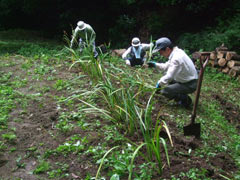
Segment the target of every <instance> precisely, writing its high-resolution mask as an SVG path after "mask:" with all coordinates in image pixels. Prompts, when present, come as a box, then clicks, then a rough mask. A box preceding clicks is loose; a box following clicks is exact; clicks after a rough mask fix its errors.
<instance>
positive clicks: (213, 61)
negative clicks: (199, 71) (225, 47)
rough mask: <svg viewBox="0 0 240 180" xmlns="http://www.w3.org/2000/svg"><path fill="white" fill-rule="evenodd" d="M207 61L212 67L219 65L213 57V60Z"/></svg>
mask: <svg viewBox="0 0 240 180" xmlns="http://www.w3.org/2000/svg"><path fill="white" fill-rule="evenodd" d="M208 63H209V65H210V66H212V67H219V65H218V61H217V59H215V60H213V59H210V60H209V61H208Z"/></svg>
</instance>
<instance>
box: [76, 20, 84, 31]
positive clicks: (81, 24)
mask: <svg viewBox="0 0 240 180" xmlns="http://www.w3.org/2000/svg"><path fill="white" fill-rule="evenodd" d="M77 25H78V28H79V29H80V30H83V29H85V28H86V24H85V23H84V22H83V21H78V23H77Z"/></svg>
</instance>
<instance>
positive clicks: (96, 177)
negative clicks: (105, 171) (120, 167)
mask: <svg viewBox="0 0 240 180" xmlns="http://www.w3.org/2000/svg"><path fill="white" fill-rule="evenodd" d="M116 148H118V146H115V147H113V148H111V149H109V150H108V151H107V152H106V153H105V154H104V156H103V158H102V160H101V163H100V165H99V167H98V170H97V174H96V176H95V179H96V180H97V179H98V175H99V173H100V170H101V168H102V165H103V162H104V159H105V157H106V156H107V155H108V154H109V153H110V152H111V151H112V150H113V149H116Z"/></svg>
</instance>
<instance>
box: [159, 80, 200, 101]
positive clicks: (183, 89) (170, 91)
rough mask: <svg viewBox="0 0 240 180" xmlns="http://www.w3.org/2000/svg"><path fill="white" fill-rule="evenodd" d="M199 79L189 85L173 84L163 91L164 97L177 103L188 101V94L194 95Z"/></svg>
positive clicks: (188, 83)
mask: <svg viewBox="0 0 240 180" xmlns="http://www.w3.org/2000/svg"><path fill="white" fill-rule="evenodd" d="M197 82H198V80H197V79H194V80H191V81H189V82H187V83H179V82H174V81H173V82H172V83H171V84H169V85H168V86H167V87H165V88H164V89H162V90H161V93H162V95H164V96H165V97H167V98H169V99H170V100H171V99H174V100H175V101H181V100H183V101H184V100H186V98H187V96H188V95H187V94H190V93H193V92H194V91H195V90H196V89H197Z"/></svg>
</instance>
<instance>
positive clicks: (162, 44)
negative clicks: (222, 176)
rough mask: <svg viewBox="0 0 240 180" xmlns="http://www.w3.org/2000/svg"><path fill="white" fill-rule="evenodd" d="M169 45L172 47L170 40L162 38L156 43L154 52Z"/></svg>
mask: <svg viewBox="0 0 240 180" xmlns="http://www.w3.org/2000/svg"><path fill="white" fill-rule="evenodd" d="M170 45H172V42H171V41H170V39H168V38H166V37H162V38H160V39H158V40H157V41H156V48H155V49H154V51H159V50H161V49H163V48H166V47H169V46H170Z"/></svg>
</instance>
